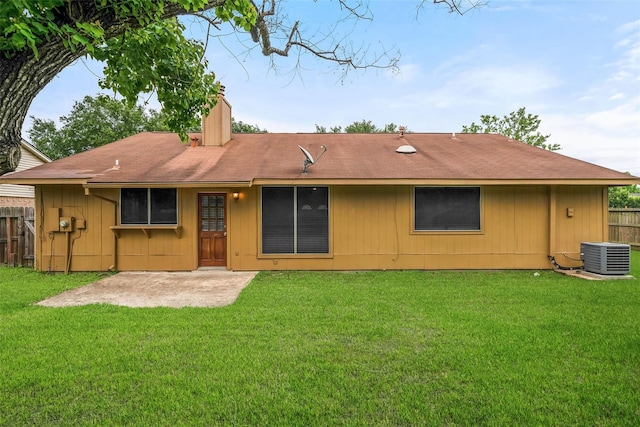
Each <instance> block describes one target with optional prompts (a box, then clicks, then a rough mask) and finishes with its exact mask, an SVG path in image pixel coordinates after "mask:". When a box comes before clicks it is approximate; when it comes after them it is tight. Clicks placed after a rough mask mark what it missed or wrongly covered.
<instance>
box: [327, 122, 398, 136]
mask: <svg viewBox="0 0 640 427" xmlns="http://www.w3.org/2000/svg"><path fill="white" fill-rule="evenodd" d="M329 131H330V133H342V126H334V127H331V128H329ZM344 132H345V133H396V132H398V126H397V125H395V124H394V123H389V124H386V125H384V127H382V128H378V127H377V126H376V125H374V124H373V123H372V122H371V120H364V119H362V120H361V121H359V122H357V121H356V122H353V123H351V124H350V125H347V126H345V128H344ZM315 133H327V128H326V127H324V126H319V125H317V124H316V132H315Z"/></svg>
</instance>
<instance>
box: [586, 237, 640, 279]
mask: <svg viewBox="0 0 640 427" xmlns="http://www.w3.org/2000/svg"><path fill="white" fill-rule="evenodd" d="M630 257H631V248H630V246H629V245H624V244H620V243H607V242H602V243H589V242H583V243H580V258H581V259H582V261H583V262H584V269H585V270H586V271H588V272H591V273H598V274H627V273H629V269H630V267H629V259H630Z"/></svg>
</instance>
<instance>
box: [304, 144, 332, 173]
mask: <svg viewBox="0 0 640 427" xmlns="http://www.w3.org/2000/svg"><path fill="white" fill-rule="evenodd" d="M298 148H299V149H300V151H302V154H304V157H305V159H304V162H303V163H302V173H307V167H309V166H310V165H313V164H315V163H316V162H317V161H318V160H320V157H322V155H323V154H324V153H325V152H326V151H327V146H326V145H321V146H320V148H322V153H320V155H319V156H318V158H317V159H315V160H314V159H313V156H312V155H311V153H310V152H309V151H308V150H307V149H306V148H304V147H303V146H301V145H298Z"/></svg>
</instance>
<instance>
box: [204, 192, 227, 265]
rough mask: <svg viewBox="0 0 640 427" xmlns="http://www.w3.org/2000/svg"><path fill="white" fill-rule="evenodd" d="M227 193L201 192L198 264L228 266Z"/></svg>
mask: <svg viewBox="0 0 640 427" xmlns="http://www.w3.org/2000/svg"><path fill="white" fill-rule="evenodd" d="M226 199H227V195H226V194H224V193H215V194H200V195H199V197H198V223H199V227H200V233H199V238H198V242H199V245H200V247H199V248H198V254H199V255H198V265H199V266H201V267H226V266H227V208H226Z"/></svg>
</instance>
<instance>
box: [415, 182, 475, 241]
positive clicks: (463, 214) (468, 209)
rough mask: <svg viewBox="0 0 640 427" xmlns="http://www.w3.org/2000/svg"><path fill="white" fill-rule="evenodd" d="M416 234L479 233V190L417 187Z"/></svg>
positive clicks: (471, 188)
mask: <svg viewBox="0 0 640 427" xmlns="http://www.w3.org/2000/svg"><path fill="white" fill-rule="evenodd" d="M414 224H415V226H414V228H415V230H416V231H442V230H448V231H467V230H472V231H479V230H480V188H479V187H416V188H415V223H414Z"/></svg>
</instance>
